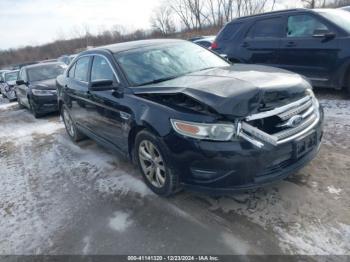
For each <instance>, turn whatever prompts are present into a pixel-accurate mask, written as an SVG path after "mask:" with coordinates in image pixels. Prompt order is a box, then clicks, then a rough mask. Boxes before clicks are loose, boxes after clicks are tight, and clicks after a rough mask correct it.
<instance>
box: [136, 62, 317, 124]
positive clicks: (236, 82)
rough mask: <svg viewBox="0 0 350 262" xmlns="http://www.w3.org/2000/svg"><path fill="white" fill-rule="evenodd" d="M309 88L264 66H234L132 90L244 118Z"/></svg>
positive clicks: (295, 76)
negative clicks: (179, 97)
mask: <svg viewBox="0 0 350 262" xmlns="http://www.w3.org/2000/svg"><path fill="white" fill-rule="evenodd" d="M307 88H311V86H310V85H309V83H308V82H307V81H306V80H305V79H304V78H303V77H301V76H300V75H298V74H294V73H291V72H289V71H286V70H282V69H277V68H273V67H268V66H259V65H242V64H235V65H232V66H229V67H223V68H214V69H209V70H204V71H200V72H195V73H191V74H188V75H185V76H182V77H179V78H176V79H173V80H169V81H165V82H161V83H158V84H152V85H145V86H140V87H135V88H133V91H134V93H135V94H136V95H137V94H160V95H161V94H164V95H165V94H178V93H182V94H185V95H187V96H189V97H191V98H193V99H195V100H197V101H199V102H201V103H203V104H206V105H207V106H209V107H211V108H212V109H214V110H215V111H216V112H218V113H219V114H223V115H231V116H234V117H246V116H248V115H249V114H253V113H256V112H258V110H259V108H260V107H261V106H262V105H265V106H267V107H271V106H273V107H277V106H282V105H283V104H285V103H288V101H295V100H297V99H298V98H300V97H302V96H304V95H305V90H306V89H307Z"/></svg>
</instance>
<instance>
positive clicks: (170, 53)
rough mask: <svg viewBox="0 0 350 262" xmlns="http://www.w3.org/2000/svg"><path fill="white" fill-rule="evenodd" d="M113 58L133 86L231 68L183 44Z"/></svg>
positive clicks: (123, 54) (122, 54) (206, 51)
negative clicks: (209, 69) (206, 70)
mask: <svg viewBox="0 0 350 262" xmlns="http://www.w3.org/2000/svg"><path fill="white" fill-rule="evenodd" d="M115 57H116V59H117V61H118V63H119V64H120V66H121V67H122V69H123V70H124V72H125V74H126V76H127V78H128V80H129V81H130V83H131V84H132V85H133V86H140V85H145V84H149V83H156V82H161V81H165V80H168V79H172V78H176V77H179V76H182V75H185V74H188V73H192V72H197V71H201V70H204V69H207V68H214V67H224V66H229V65H230V64H229V63H228V62H226V61H225V60H223V59H222V58H220V57H218V56H216V55H214V54H213V53H211V52H210V51H208V50H206V49H204V48H202V47H199V46H197V45H195V44H192V43H186V42H185V43H176V44H170V45H166V46H157V47H152V48H145V49H141V50H140V49H138V50H132V51H127V52H123V53H118V54H115Z"/></svg>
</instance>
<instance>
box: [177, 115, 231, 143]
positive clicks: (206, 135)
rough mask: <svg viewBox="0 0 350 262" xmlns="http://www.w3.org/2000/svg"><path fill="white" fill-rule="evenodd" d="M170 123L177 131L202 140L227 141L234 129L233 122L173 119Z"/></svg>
mask: <svg viewBox="0 0 350 262" xmlns="http://www.w3.org/2000/svg"><path fill="white" fill-rule="evenodd" d="M171 124H172V126H173V128H174V130H175V131H176V132H177V133H179V134H181V135H183V136H187V137H192V138H197V139H203V140H204V139H207V140H215V141H229V140H231V139H232V137H233V135H234V134H235V131H236V128H235V125H233V124H202V123H193V122H187V121H180V120H174V119H172V120H171Z"/></svg>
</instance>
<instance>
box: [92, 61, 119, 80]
mask: <svg viewBox="0 0 350 262" xmlns="http://www.w3.org/2000/svg"><path fill="white" fill-rule="evenodd" d="M99 80H112V81H115V78H114V74H113V70H112V69H111V67H110V65H109V64H108V62H107V61H106V59H105V58H103V57H100V56H94V60H93V62H92V68H91V82H94V81H99Z"/></svg>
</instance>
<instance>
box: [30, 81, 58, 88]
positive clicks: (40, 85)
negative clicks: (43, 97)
mask: <svg viewBox="0 0 350 262" xmlns="http://www.w3.org/2000/svg"><path fill="white" fill-rule="evenodd" d="M30 84H31V87H32V88H36V89H40V90H56V79H48V80H42V81H35V82H32V83H30Z"/></svg>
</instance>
